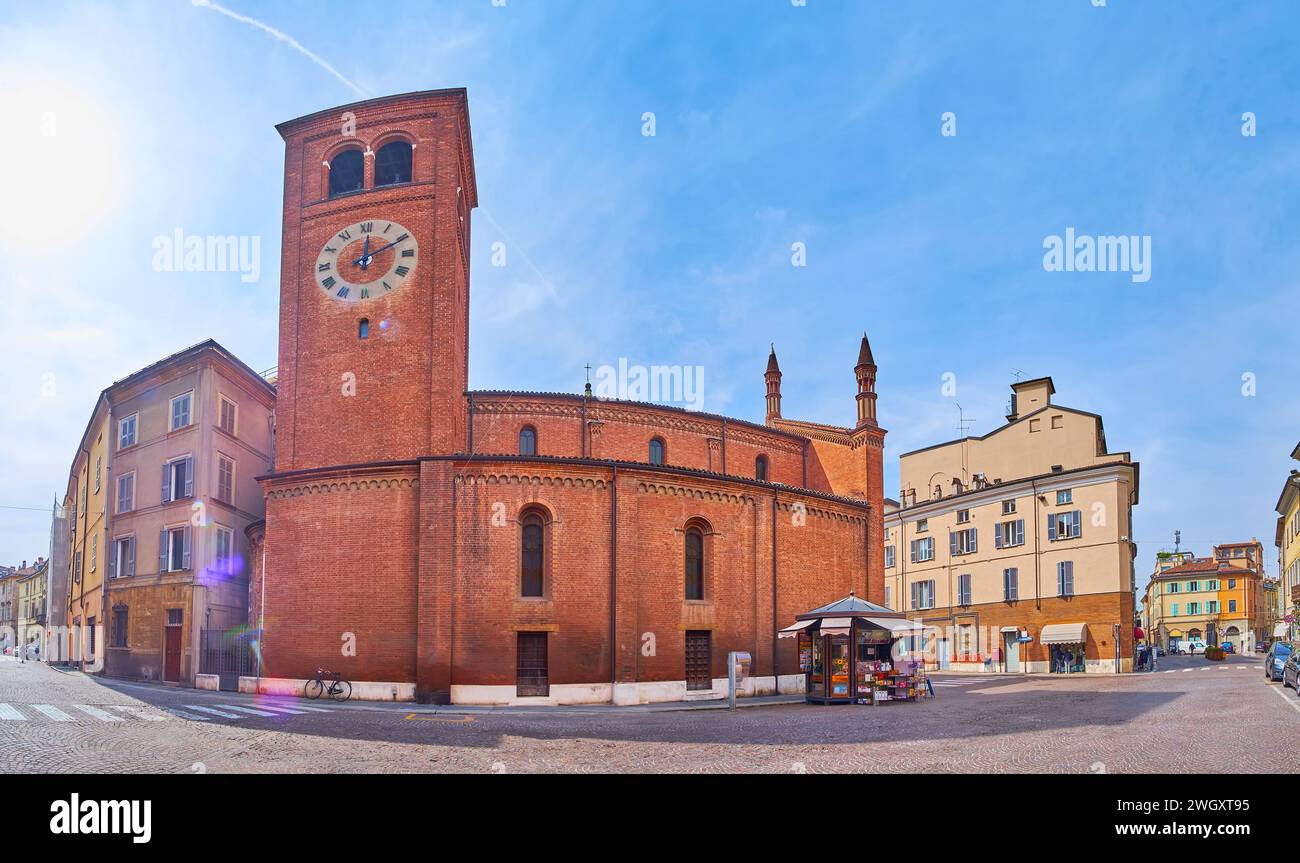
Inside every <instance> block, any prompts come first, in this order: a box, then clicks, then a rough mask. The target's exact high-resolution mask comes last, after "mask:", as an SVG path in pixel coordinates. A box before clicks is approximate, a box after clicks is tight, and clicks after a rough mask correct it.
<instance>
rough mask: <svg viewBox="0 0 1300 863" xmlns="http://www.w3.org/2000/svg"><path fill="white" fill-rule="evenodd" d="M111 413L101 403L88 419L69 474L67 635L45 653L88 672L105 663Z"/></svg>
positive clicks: (57, 638)
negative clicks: (69, 522)
mask: <svg viewBox="0 0 1300 863" xmlns="http://www.w3.org/2000/svg"><path fill="white" fill-rule="evenodd" d="M110 434H111V432H110V428H109V407H108V401H107V399H104V398H102V397H101V398H100V399H99V401H98V403H97V404H96V405H95V410H94V412H93V413H92V414H91V417H90V422H89V423H87V425H86V431H85V432H84V433H83V434H82V436H81V444H80V446H79V447H78V448H77V453H76V455H75V457H74V458H73V462H72V469H71V470H70V471H69V473H68V488H67V492H66V494H65V496H64V506H65V508H66V511H67V514H68V516H69V517H70V518H71V524H70V528H71V529H70V531H69V534H68V543H69V546H70V554H69V555H68V567H69V572H68V579H67V584H68V597H67V600H68V601H67V608H68V617H67V621H66V625H67V627H68V629H67V631H66V633H64V634H62V637H59V634H57V633H56V634H55V636H56V638H54V639H51V641H52V642H54V641H56V640H57V642H58V643H57V645H56V644H54V643H51V644H48V645H47V646H46V650H47V652H50V653H53V652H54V651H55V650H56V649H58V650H60V652H61V656H62V658H64V659H71V660H72V661H74V662H75V663H77V664H78V665H80V666H81V668H82V669H83V670H86V671H97V670H99V667H100V666H101V665H102V660H103V649H104V644H103V641H104V639H103V633H102V630H103V627H104V621H105V616H106V615H105V609H104V575H105V572H106V570H107V568H108V564H107V557H106V556H107V553H108V552H107V549H108V535H107V518H106V516H107V513H108V509H107V506H106V502H107V500H108V481H107V477H108V457H109V436H110Z"/></svg>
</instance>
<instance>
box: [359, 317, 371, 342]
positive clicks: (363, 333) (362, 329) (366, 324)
mask: <svg viewBox="0 0 1300 863" xmlns="http://www.w3.org/2000/svg"><path fill="white" fill-rule="evenodd" d="M357 338H359V339H368V338H370V318H362V319H361V323H359V324H357Z"/></svg>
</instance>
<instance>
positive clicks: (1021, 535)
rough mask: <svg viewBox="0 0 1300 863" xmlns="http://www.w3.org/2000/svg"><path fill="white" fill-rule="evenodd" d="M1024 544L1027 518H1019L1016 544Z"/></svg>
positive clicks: (1017, 520)
mask: <svg viewBox="0 0 1300 863" xmlns="http://www.w3.org/2000/svg"><path fill="white" fill-rule="evenodd" d="M1024 544H1025V520H1024V519H1023V518H1018V519H1016V545H1024Z"/></svg>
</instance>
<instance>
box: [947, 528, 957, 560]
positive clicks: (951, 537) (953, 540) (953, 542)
mask: <svg viewBox="0 0 1300 863" xmlns="http://www.w3.org/2000/svg"><path fill="white" fill-rule="evenodd" d="M948 554H950V555H956V554H957V534H955V533H953V532H952V531H948Z"/></svg>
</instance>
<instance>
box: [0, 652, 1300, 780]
mask: <svg viewBox="0 0 1300 863" xmlns="http://www.w3.org/2000/svg"><path fill="white" fill-rule="evenodd" d="M934 680H935V683H936V684H937V692H938V698H936V699H934V700H931V701H928V702H923V703H919V704H912V703H899V704H889V705H882V706H880V707H874V708H873V707H849V706H829V707H824V706H818V705H808V704H802V703H799V704H783V705H773V706H763V707H748V708H745V709H742V710H736V711H734V712H732V711H726V710H673V711H649V710H633V711H629V710H619V709H614V708H601V707H595V708H584V709H577V708H552V709H546V708H534V709H527V710H524V709H519V710H494V711H482V710H481V711H472V712H464V711H457V710H456V709H455V708H451V709H434V708H431V707H426V706H422V705H397V704H379V705H377V704H367V703H361V702H349V703H347V704H341V705H340V704H332V703H330V702H321V701H307V702H304V701H299V700H297V699H283V698H274V699H272V698H266V697H253V696H244V695H236V694H232V693H214V692H200V691H196V690H192V689H177V688H174V687H163V686H155V685H147V684H133V683H128V682H124V681H112V680H101V679H96V678H91V677H88V676H86V675H83V674H81V673H79V672H64V671H58V670H55V669H52V668H49V667H47V666H44V665H41V664H39V663H27V664H20V663H17V662H12V661H7V662H0V771H2V772H18V771H21V772H33V771H42V772H44V771H50V772H178V773H188V772H307V771H310V772H349V771H364V772H385V773H388V772H421V771H440V772H443V771H457V772H510V773H513V772H541V771H551V772H559V771H563V772H597V771H601V772H603V771H652V772H657V771H672V772H717V771H726V772H805V771H806V772H810V773H812V772H828V771H860V772H891V771H913V772H914V771H920V772H1054V773H1071V772H1073V773H1087V772H1093V773H1100V772H1111V773H1128V772H1182V771H1207V772H1225V773H1236V772H1292V773H1293V772H1296V771H1300V752H1297V750H1296V748H1295V747H1293V746H1283V745H1278V742H1277V741H1278V739H1279V737H1281V738H1282V739H1290V738H1291V735H1293V734H1295V732H1296V730H1297V729H1300V699H1298V698H1297V696H1296V694H1295V693H1294V691H1293V690H1290V689H1285V690H1284V689H1282V688H1281V685H1280V684H1270V683H1267V682H1266V681H1265V680H1264V675H1263V666H1262V663H1261V662H1260V660H1259V659H1258V658H1257V657H1253V656H1251V657H1234V658H1232V659H1230V660H1228V661H1227V662H1224V663H1211V662H1208V661H1206V660H1205V659H1203V658H1201V657H1171V658H1169V659H1166V660H1163V661H1162V665H1161V666H1160V669H1159V670H1158V671H1156V672H1152V673H1146V674H1136V675H1123V676H1120V677H1114V676H1101V675H1082V674H1080V675H1073V676H1070V677H1049V676H1034V677H1015V676H1007V675H998V676H990V677H979V676H961V675H937V676H936V677H935V678H934Z"/></svg>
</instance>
